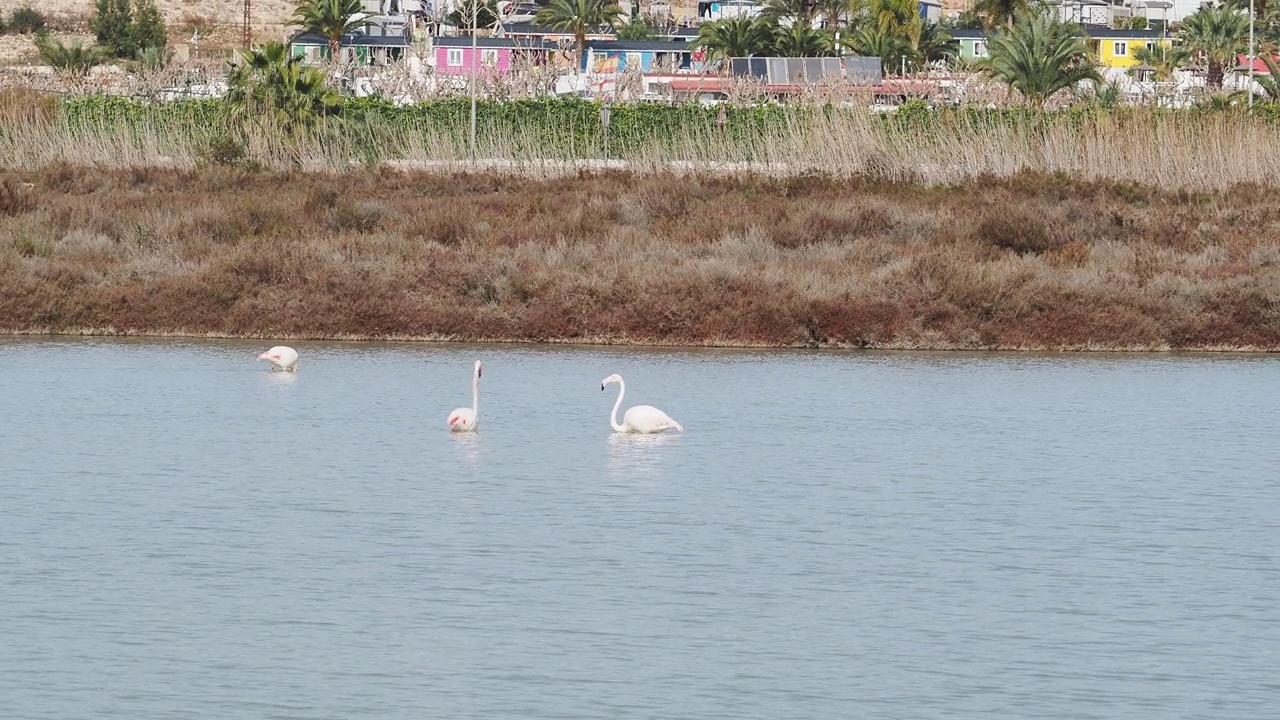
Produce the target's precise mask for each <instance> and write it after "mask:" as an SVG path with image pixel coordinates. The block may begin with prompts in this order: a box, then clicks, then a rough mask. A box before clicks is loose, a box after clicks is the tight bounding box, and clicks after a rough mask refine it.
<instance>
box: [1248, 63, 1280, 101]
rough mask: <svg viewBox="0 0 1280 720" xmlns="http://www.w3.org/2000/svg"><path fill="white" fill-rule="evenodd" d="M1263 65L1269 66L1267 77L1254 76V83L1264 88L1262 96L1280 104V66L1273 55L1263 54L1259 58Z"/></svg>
mask: <svg viewBox="0 0 1280 720" xmlns="http://www.w3.org/2000/svg"><path fill="white" fill-rule="evenodd" d="M1258 57H1259V58H1260V59H1261V60H1262V62H1263V64H1265V65H1266V66H1267V74H1266V75H1254V76H1253V81H1254V82H1255V83H1257V84H1258V85H1259V86H1260V87H1261V88H1262V94H1263V95H1265V96H1266V98H1267V100H1269V101H1271V102H1273V103H1274V102H1280V66H1278V65H1277V64H1276V61H1275V60H1274V59H1272V57H1271V55H1269V54H1263V55H1259V56H1258Z"/></svg>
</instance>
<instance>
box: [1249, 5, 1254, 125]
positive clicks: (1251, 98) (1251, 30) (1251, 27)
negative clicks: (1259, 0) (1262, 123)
mask: <svg viewBox="0 0 1280 720" xmlns="http://www.w3.org/2000/svg"><path fill="white" fill-rule="evenodd" d="M1249 109H1253V0H1249Z"/></svg>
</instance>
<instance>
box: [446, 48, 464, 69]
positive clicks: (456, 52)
mask: <svg viewBox="0 0 1280 720" xmlns="http://www.w3.org/2000/svg"><path fill="white" fill-rule="evenodd" d="M446 62H448V63H449V67H462V48H449V58H448V60H447V61H446Z"/></svg>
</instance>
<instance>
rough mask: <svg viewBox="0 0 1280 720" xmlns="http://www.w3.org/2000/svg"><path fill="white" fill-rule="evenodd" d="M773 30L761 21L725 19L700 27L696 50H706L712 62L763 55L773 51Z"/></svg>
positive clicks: (757, 19)
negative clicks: (699, 47)
mask: <svg viewBox="0 0 1280 720" xmlns="http://www.w3.org/2000/svg"><path fill="white" fill-rule="evenodd" d="M773 43H774V34H773V28H772V27H770V26H769V23H768V21H766V20H763V19H761V18H726V19H724V20H716V21H715V22H709V23H703V24H701V25H699V26H698V37H697V38H695V39H694V41H693V45H694V47H698V46H701V47H703V48H706V51H707V56H708V57H709V58H710V59H712V60H728V59H729V58H735V57H751V56H752V55H762V54H766V53H769V52H772V50H773Z"/></svg>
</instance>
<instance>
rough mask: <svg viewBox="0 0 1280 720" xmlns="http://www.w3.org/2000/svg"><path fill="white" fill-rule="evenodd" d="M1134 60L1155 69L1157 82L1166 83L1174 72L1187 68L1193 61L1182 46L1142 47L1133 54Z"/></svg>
mask: <svg viewBox="0 0 1280 720" xmlns="http://www.w3.org/2000/svg"><path fill="white" fill-rule="evenodd" d="M1133 59H1134V60H1137V61H1138V62H1139V63H1145V64H1147V65H1150V66H1151V67H1153V68H1155V69H1156V70H1155V76H1156V80H1160V81H1166V80H1169V79H1170V78H1172V77H1173V71H1174V70H1177V69H1178V68H1180V67H1183V66H1185V65H1186V64H1187V63H1188V62H1190V60H1191V55H1190V54H1189V53H1188V52H1187V49H1186V48H1185V47H1183V46H1181V45H1173V46H1170V47H1165V46H1162V45H1153V46H1150V47H1147V46H1145V45H1144V46H1142V47H1140V48H1138V49H1137V50H1136V51H1134V53H1133Z"/></svg>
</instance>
